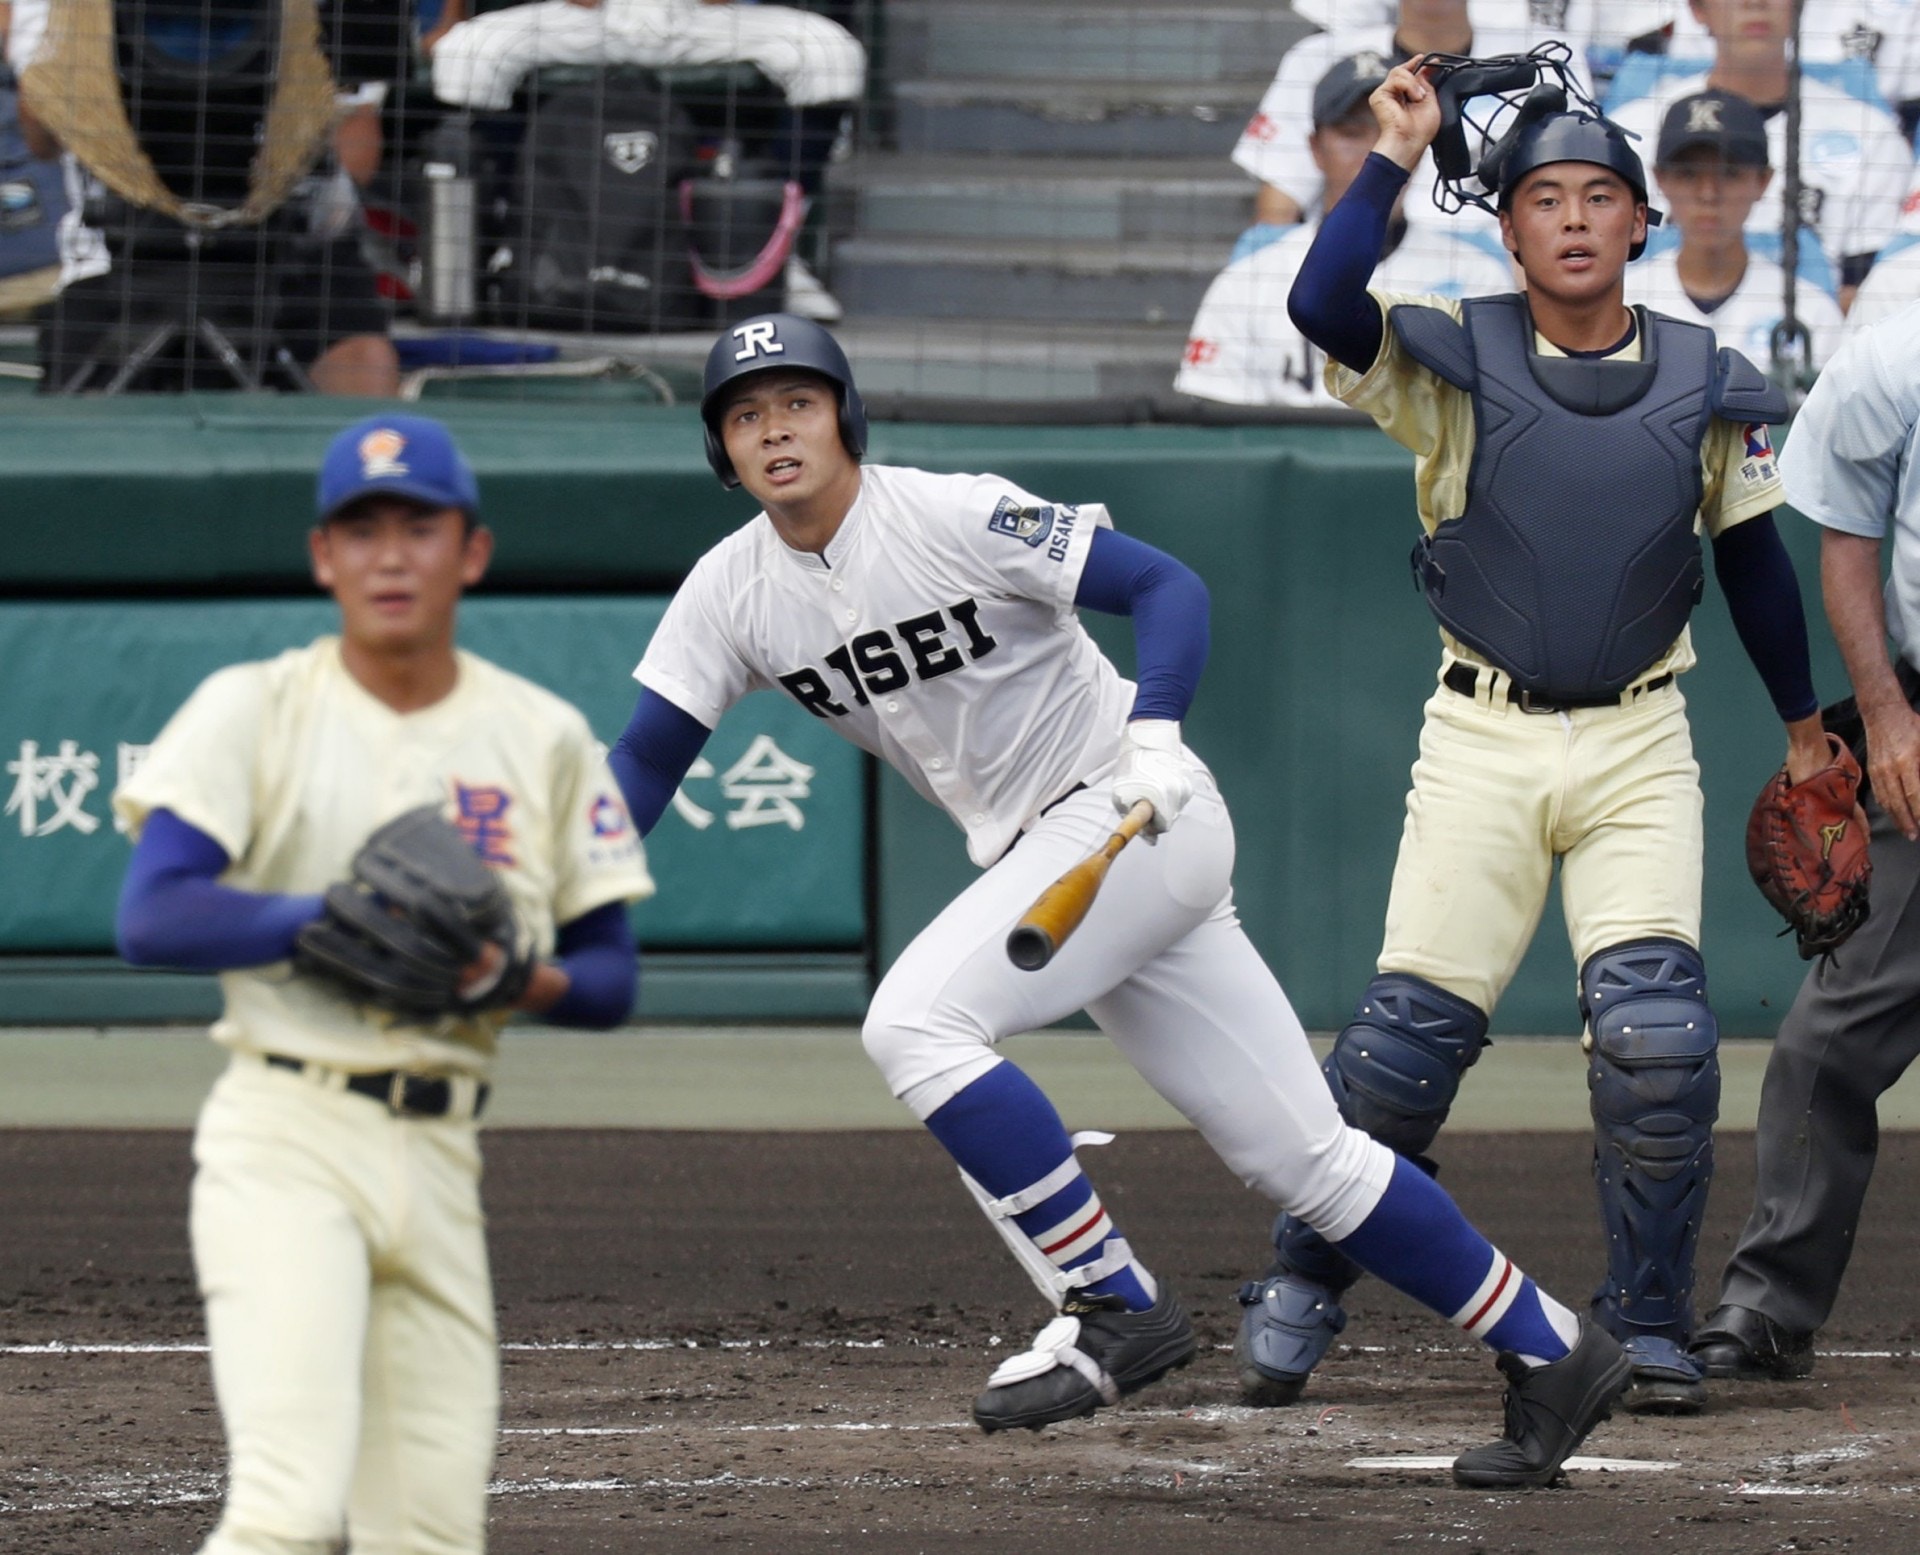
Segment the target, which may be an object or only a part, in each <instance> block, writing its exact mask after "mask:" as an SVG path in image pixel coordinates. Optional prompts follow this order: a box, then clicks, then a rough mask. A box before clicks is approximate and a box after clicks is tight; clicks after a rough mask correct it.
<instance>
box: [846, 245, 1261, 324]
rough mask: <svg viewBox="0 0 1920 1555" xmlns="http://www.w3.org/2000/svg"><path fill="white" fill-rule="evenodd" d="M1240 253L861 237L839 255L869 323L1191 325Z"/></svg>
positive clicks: (854, 307) (851, 296) (854, 306)
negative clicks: (871, 318) (1210, 286)
mask: <svg viewBox="0 0 1920 1555" xmlns="http://www.w3.org/2000/svg"><path fill="white" fill-rule="evenodd" d="M1231 247H1232V243H1231V240H1229V239H1224V238H1222V239H1215V240H1210V241H1199V242H1193V241H1180V240H1157V241H1142V242H1128V243H1074V242H1055V241H1048V240H1044V239H1042V240H1034V239H1021V238H991V237H989V238H984V239H982V238H923V237H901V238H894V237H855V238H849V239H847V240H846V241H845V242H843V243H840V244H839V245H838V246H837V247H836V248H835V249H834V251H833V285H834V290H835V291H836V292H837V293H838V294H839V296H840V299H841V301H842V302H844V303H845V304H846V306H847V308H848V311H849V312H850V313H854V314H859V315H868V314H890V315H908V316H916V315H917V316H921V317H933V318H965V317H980V318H996V319H1025V320H1029V321H1033V322H1036V323H1038V322H1048V321H1053V320H1078V321H1082V322H1095V321H1111V322H1116V323H1118V322H1126V323H1142V324H1168V323H1173V324H1182V325H1184V324H1185V323H1186V322H1187V321H1188V320H1189V319H1191V318H1192V317H1193V313H1194V309H1196V308H1197V307H1198V306H1199V305H1200V298H1201V296H1202V295H1203V294H1204V293H1205V291H1206V288H1207V283H1208V282H1209V281H1210V280H1211V279H1212V278H1213V277H1214V276H1215V275H1216V274H1217V273H1218V272H1219V270H1220V268H1221V266H1222V265H1224V264H1225V263H1226V261H1227V255H1228V252H1229V251H1230V249H1231Z"/></svg>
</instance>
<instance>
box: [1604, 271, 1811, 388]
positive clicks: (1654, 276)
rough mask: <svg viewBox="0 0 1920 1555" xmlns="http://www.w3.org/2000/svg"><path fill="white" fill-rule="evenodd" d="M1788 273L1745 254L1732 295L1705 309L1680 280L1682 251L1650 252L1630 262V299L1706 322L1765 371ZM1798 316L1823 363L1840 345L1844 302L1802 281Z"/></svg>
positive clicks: (1688, 319)
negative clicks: (1740, 272) (1690, 294)
mask: <svg viewBox="0 0 1920 1555" xmlns="http://www.w3.org/2000/svg"><path fill="white" fill-rule="evenodd" d="M1784 276H1785V272H1784V271H1783V270H1781V268H1780V267H1779V266H1778V265H1777V264H1775V263H1774V262H1773V261H1772V260H1770V259H1762V258H1761V257H1760V256H1759V255H1758V254H1749V255H1747V273H1746V274H1745V275H1743V276H1742V277H1741V278H1740V284H1739V286H1737V287H1736V288H1734V291H1733V293H1732V295H1731V296H1728V297H1725V298H1722V299H1721V300H1720V301H1719V302H1718V303H1716V304H1715V305H1714V309H1713V311H1712V312H1711V313H1707V312H1704V311H1703V310H1702V309H1701V307H1700V305H1699V304H1698V303H1696V302H1695V301H1694V300H1693V298H1691V297H1690V296H1688V295H1687V289H1686V288H1685V287H1684V286H1682V285H1681V284H1680V251H1679V250H1678V249H1668V250H1667V251H1666V252H1665V253H1663V254H1648V255H1647V256H1646V257H1644V258H1642V259H1638V260H1636V261H1635V262H1634V263H1632V264H1630V265H1628V266H1627V301H1628V302H1630V303H1643V304H1645V305H1646V306H1647V307H1649V308H1652V309H1653V310H1654V311H1655V312H1657V313H1665V314H1668V315H1669V316H1671V317H1673V318H1676V319H1680V320H1682V321H1684V322H1685V323H1688V324H1704V325H1706V326H1707V328H1709V329H1711V330H1712V331H1713V332H1714V335H1715V336H1716V337H1717V338H1718V339H1719V341H1720V344H1721V345H1723V346H1732V347H1733V349H1734V350H1736V351H1738V352H1740V353H1741V355H1743V356H1745V357H1746V358H1747V360H1748V361H1750V362H1752V363H1753V365H1754V366H1756V367H1758V368H1759V369H1760V370H1761V371H1762V372H1765V371H1766V370H1767V368H1768V365H1769V364H1770V363H1771V362H1772V360H1773V327H1774V325H1776V324H1778V323H1779V322H1780V319H1781V317H1782V315H1783V314H1784V313H1785V311H1786V308H1785V304H1784V301H1783V298H1782V281H1783V278H1784ZM1794 315H1795V317H1797V318H1798V319H1799V320H1800V322H1801V323H1803V324H1805V325H1806V326H1807V332H1808V334H1810V335H1811V336H1812V339H1813V365H1814V366H1815V367H1820V366H1822V365H1824V364H1825V362H1826V360H1827V358H1828V357H1830V356H1832V355H1833V353H1834V351H1835V350H1836V349H1837V348H1838V346H1839V344H1840V328H1841V315H1840V305H1839V304H1838V303H1837V302H1835V301H1834V300H1833V299H1832V298H1831V297H1829V296H1828V295H1827V294H1826V293H1825V292H1823V291H1821V290H1820V288H1819V287H1817V286H1810V285H1808V284H1806V283H1805V282H1804V281H1803V282H1802V283H1801V285H1800V289H1799V293H1798V295H1797V296H1796V297H1795V299H1794Z"/></svg>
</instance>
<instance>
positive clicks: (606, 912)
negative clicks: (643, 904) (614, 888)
mask: <svg viewBox="0 0 1920 1555" xmlns="http://www.w3.org/2000/svg"><path fill="white" fill-rule="evenodd" d="M558 938H559V943H558V945H557V946H556V947H555V951H554V959H555V960H556V961H558V962H559V963H560V969H561V970H562V971H563V972H565V973H566V974H567V991H566V992H565V993H563V994H562V995H561V996H560V998H559V1000H558V1002H556V1003H555V1004H554V1005H553V1006H552V1007H551V1008H550V1009H548V1010H546V1011H545V1012H544V1013H543V1014H541V1015H540V1016H539V1017H538V1018H539V1019H540V1020H543V1021H548V1022H551V1023H552V1024H553V1025H555V1026H584V1027H586V1028H588V1029H590V1030H594V1031H605V1030H606V1029H607V1028H608V1027H610V1026H617V1025H619V1024H620V1022H621V1021H623V1020H625V1019H626V1018H627V1016H628V1015H629V1014H630V1013H631V1012H632V1010H633V1001H634V996H635V994H636V993H637V992H638V991H639V986H640V962H639V960H638V958H637V957H636V956H635V955H634V950H633V929H632V927H631V926H630V925H629V924H628V922H627V904H626V903H625V902H607V903H604V904H603V905H601V906H599V907H596V908H594V909H593V911H592V912H584V913H582V914H581V915H580V916H579V917H578V918H574V919H572V920H571V921H569V922H567V923H563V924H561V925H560V933H559V937H558Z"/></svg>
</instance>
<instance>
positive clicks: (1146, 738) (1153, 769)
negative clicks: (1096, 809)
mask: <svg viewBox="0 0 1920 1555" xmlns="http://www.w3.org/2000/svg"><path fill="white" fill-rule="evenodd" d="M1192 797H1193V771H1192V769H1191V768H1190V767H1189V766H1188V765H1187V755H1186V752H1185V751H1184V750H1183V749H1182V748H1181V745H1180V725H1179V724H1177V723H1175V722H1174V721H1173V720H1172V719H1170V718H1136V719H1135V720H1134V721H1133V722H1132V723H1130V724H1128V725H1127V732H1126V736H1125V738H1124V739H1123V740H1122V741H1121V743H1120V760H1119V762H1118V763H1117V764H1116V765H1115V767H1114V769H1113V807H1114V808H1115V809H1116V810H1118V811H1119V812H1120V813H1121V814H1122V815H1125V814H1126V813H1127V811H1129V810H1131V809H1132V808H1133V807H1134V804H1135V803H1136V802H1137V801H1139V800H1142V799H1144V800H1146V802H1147V803H1148V804H1150V805H1152V806H1153V819H1152V820H1150V821H1148V822H1147V825H1146V830H1147V833H1148V835H1149V836H1158V835H1159V834H1160V833H1161V832H1163V831H1165V830H1166V829H1167V828H1168V827H1169V826H1171V825H1172V824H1173V823H1174V822H1175V821H1177V820H1179V819H1180V809H1181V806H1183V805H1184V804H1186V802H1187V801H1188V800H1189V799H1191V798H1192Z"/></svg>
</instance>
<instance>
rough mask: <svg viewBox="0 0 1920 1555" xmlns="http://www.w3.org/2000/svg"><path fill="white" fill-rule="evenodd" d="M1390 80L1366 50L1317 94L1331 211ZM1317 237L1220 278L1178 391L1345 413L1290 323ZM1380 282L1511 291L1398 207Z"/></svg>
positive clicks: (1478, 254)
mask: <svg viewBox="0 0 1920 1555" xmlns="http://www.w3.org/2000/svg"><path fill="white" fill-rule="evenodd" d="M1386 78H1387V62H1386V60H1385V59H1384V58H1383V57H1382V56H1381V55H1379V54H1376V53H1370V52H1364V51H1363V52H1361V53H1358V54H1353V55H1349V56H1348V57H1347V58H1345V59H1340V60H1336V61H1335V62H1334V64H1333V67H1332V68H1331V69H1330V70H1328V71H1327V73H1326V74H1325V75H1323V76H1322V77H1321V78H1320V80H1319V81H1318V82H1317V83H1316V84H1315V86H1314V89H1313V106H1312V114H1313V131H1312V133H1311V134H1309V135H1307V136H1306V137H1304V138H1305V140H1306V142H1307V151H1308V154H1309V155H1310V156H1311V157H1312V158H1313V164H1314V167H1315V169H1316V170H1317V172H1318V173H1319V175H1320V177H1321V179H1322V180H1323V182H1324V187H1325V194H1324V195H1323V199H1324V200H1325V202H1326V204H1327V205H1328V207H1329V208H1331V207H1332V206H1333V205H1335V204H1337V203H1338V202H1339V199H1340V196H1341V195H1343V194H1345V193H1346V190H1347V185H1348V184H1350V183H1352V182H1353V179H1354V175H1355V174H1357V173H1358V172H1359V171H1360V167H1361V164H1362V163H1364V162H1365V161H1366V160H1367V153H1368V152H1369V151H1371V150H1372V149H1373V143H1374V141H1375V140H1377V139H1378V138H1379V134H1380V126H1379V123H1378V121H1376V120H1375V118H1374V115H1373V109H1372V108H1371V107H1369V106H1368V104H1367V98H1368V97H1369V96H1370V95H1371V93H1372V92H1373V90H1374V88H1375V87H1377V86H1379V85H1380V84H1381V82H1383V81H1385V80H1386ZM1403 197H1404V191H1403ZM1318 230H1319V224H1318V222H1315V223H1314V224H1313V225H1312V226H1302V227H1295V228H1293V229H1292V231H1290V232H1288V233H1287V234H1286V236H1284V237H1283V238H1281V239H1280V240H1279V241H1278V242H1275V243H1270V244H1268V245H1266V246H1265V247H1262V248H1259V249H1257V250H1255V251H1254V252H1252V253H1250V254H1248V255H1246V256H1245V257H1243V258H1239V259H1235V260H1233V261H1232V262H1231V263H1230V264H1228V266H1227V268H1226V269H1225V270H1223V271H1221V272H1220V274H1219V275H1217V276H1215V277H1214V280H1213V284H1212V285H1211V286H1209V287H1208V288H1207V295H1206V298H1205V300H1204V301H1202V302H1201V304H1200V311H1199V312H1198V313H1197V314H1196V315H1195V316H1194V320H1193V328H1192V330H1191V331H1189V335H1188V340H1187V349H1186V355H1185V358H1184V360H1183V362H1182V364H1181V367H1180V372H1179V375H1178V376H1177V377H1176V378H1175V379H1174V381H1173V386H1174V388H1176V389H1178V390H1179V391H1180V392H1181V393H1182V394H1191V395H1195V396H1196V397H1198V398H1200V399H1209V400H1220V401H1223V402H1225V403H1227V404H1230V405H1319V406H1324V407H1327V408H1337V407H1338V406H1339V404H1340V402H1339V401H1338V400H1336V399H1335V398H1334V397H1333V396H1332V395H1331V394H1329V393H1328V392H1327V388H1326V384H1325V383H1324V382H1323V381H1322V370H1323V369H1324V368H1325V366H1326V362H1327V357H1326V353H1325V352H1324V351H1322V350H1320V348H1319V347H1318V346H1315V345H1313V344H1312V343H1311V342H1309V341H1308V340H1307V338H1306V337H1305V336H1304V335H1302V334H1301V333H1300V331H1299V330H1297V329H1295V328H1294V326H1293V321H1292V320H1291V319H1289V318H1288V317H1287V293H1288V292H1290V291H1292V290H1293V278H1294V276H1295V275H1296V274H1298V273H1299V269H1300V263H1301V261H1302V260H1303V259H1304V258H1305V257H1306V253H1307V249H1308V247H1309V245H1310V244H1311V243H1312V242H1313V237H1314V234H1315V232H1317V231H1318ZM1374 280H1375V284H1376V285H1378V286H1379V287H1381V288H1382V289H1384V290H1386V291H1390V292H1414V293H1419V292H1428V293H1437V294H1438V295H1440V296H1444V297H1473V296H1480V295H1483V294H1486V293H1491V292H1502V291H1508V290H1511V289H1512V285H1513V279H1512V274H1511V272H1510V271H1509V269H1508V267H1507V266H1506V265H1505V264H1504V263H1502V262H1501V261H1499V260H1496V259H1495V258H1494V257H1493V256H1492V255H1491V254H1489V253H1488V252H1487V251H1486V250H1485V249H1484V248H1481V247H1480V246H1479V245H1477V244H1475V243H1472V242H1469V241H1466V240H1464V239H1462V238H1461V237H1459V236H1458V235H1457V234H1454V233H1452V232H1449V231H1447V230H1446V229H1444V228H1440V227H1433V226H1426V227H1422V226H1418V225H1413V224H1409V223H1408V222H1407V220H1406V218H1405V217H1404V216H1403V215H1402V214H1400V212H1399V210H1398V207H1396V209H1395V214H1394V219H1393V223H1392V225H1391V226H1390V227H1389V228H1388V232H1387V248H1386V252H1385V255H1384V256H1383V257H1382V259H1381V261H1380V265H1379V267H1378V269H1376V270H1375V271H1374Z"/></svg>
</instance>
